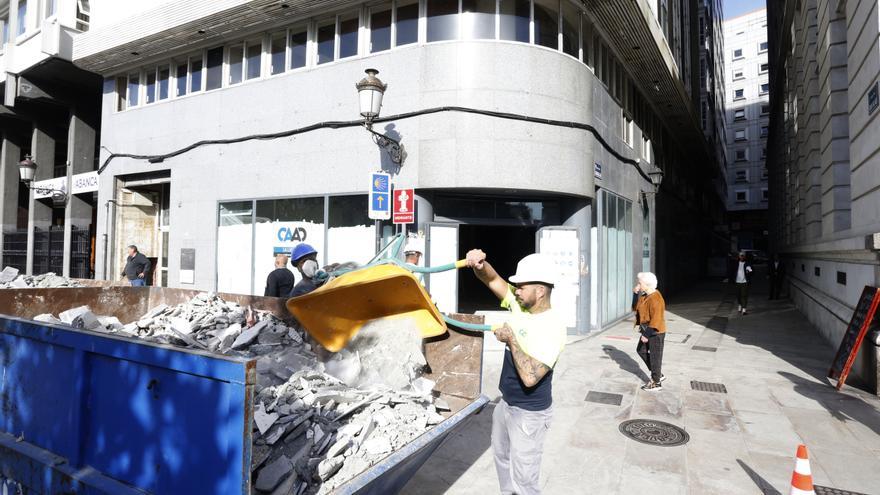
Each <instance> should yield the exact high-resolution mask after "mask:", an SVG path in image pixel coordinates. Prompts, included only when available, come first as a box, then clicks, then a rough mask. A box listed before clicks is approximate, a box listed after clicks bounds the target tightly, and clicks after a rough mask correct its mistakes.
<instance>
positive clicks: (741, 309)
mask: <svg viewBox="0 0 880 495" xmlns="http://www.w3.org/2000/svg"><path fill="white" fill-rule="evenodd" d="M737 311H739V312H740V313H742V312H743V307H742V304H740V305H739V308H737Z"/></svg>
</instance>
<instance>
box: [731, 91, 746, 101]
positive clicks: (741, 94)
mask: <svg viewBox="0 0 880 495" xmlns="http://www.w3.org/2000/svg"><path fill="white" fill-rule="evenodd" d="M733 98H734V99H738V98H745V96H744V90H742V89H735V90H733Z"/></svg>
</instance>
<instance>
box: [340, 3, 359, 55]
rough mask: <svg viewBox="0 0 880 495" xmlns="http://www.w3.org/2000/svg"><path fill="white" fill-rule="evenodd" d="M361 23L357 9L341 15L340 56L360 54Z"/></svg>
mask: <svg viewBox="0 0 880 495" xmlns="http://www.w3.org/2000/svg"><path fill="white" fill-rule="evenodd" d="M359 24H360V21H359V20H358V13H357V11H354V12H349V13H348V14H346V15H341V16H339V58H347V57H353V56H355V55H357V54H358V26H359Z"/></svg>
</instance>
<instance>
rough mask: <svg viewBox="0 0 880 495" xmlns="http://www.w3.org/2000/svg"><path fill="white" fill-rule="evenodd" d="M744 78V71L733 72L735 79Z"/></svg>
mask: <svg viewBox="0 0 880 495" xmlns="http://www.w3.org/2000/svg"><path fill="white" fill-rule="evenodd" d="M743 77H745V76H743V71H741V70H735V71H733V78H734V79H742V78H743Z"/></svg>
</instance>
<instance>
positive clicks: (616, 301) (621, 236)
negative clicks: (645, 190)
mask: <svg viewBox="0 0 880 495" xmlns="http://www.w3.org/2000/svg"><path fill="white" fill-rule="evenodd" d="M600 201H601V202H602V204H601V207H600V212H601V214H600V215H599V218H598V223H599V230H600V236H601V237H600V239H599V243H600V257H601V259H602V262H601V263H600V267H601V268H600V269H601V272H600V274H599V275H600V279H599V280H600V282H601V284H602V287H600V289H599V290H600V291H601V294H602V302H601V310H602V323H603V324H605V323H610V322H612V321H614V320H616V319H618V318H620V317H622V316H624V315H626V314H627V313H629V311H630V308H629V303H630V301H631V297H632V280H633V277H634V275H633V254H634V252H633V238H632V235H633V234H632V223H633V219H632V216H633V213H632V202H631V201H628V200H626V199H624V198H622V197H620V196H617V195H615V194H612V193H609V192H608V191H604V190H603V191H602V192H601V198H600Z"/></svg>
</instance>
